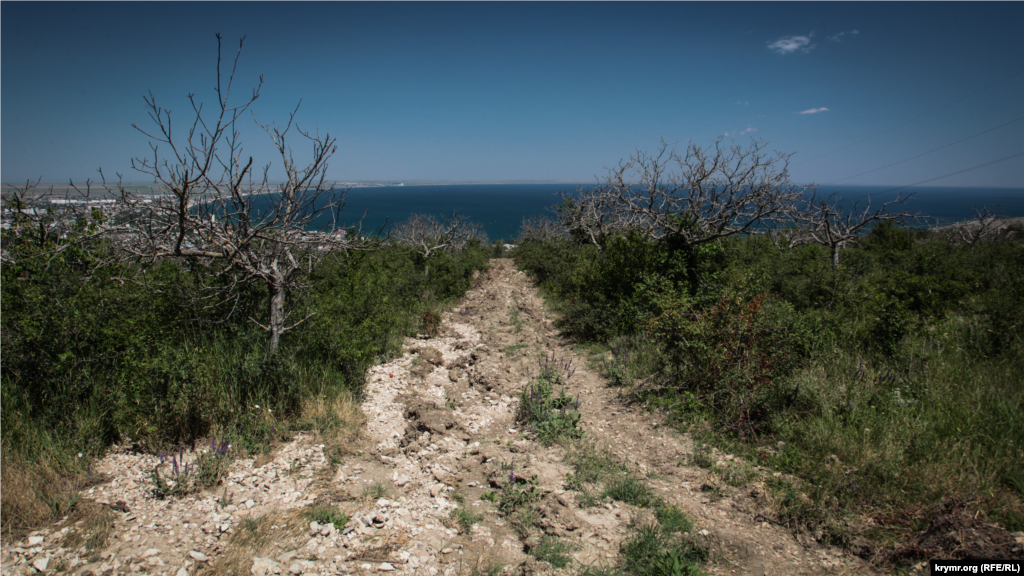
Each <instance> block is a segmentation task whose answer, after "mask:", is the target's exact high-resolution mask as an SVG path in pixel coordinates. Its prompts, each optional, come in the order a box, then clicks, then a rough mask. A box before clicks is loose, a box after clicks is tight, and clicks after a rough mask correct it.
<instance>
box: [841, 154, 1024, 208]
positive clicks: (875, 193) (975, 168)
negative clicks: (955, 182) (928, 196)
mask: <svg viewBox="0 0 1024 576" xmlns="http://www.w3.org/2000/svg"><path fill="white" fill-rule="evenodd" d="M1020 156H1024V151H1021V152H1017V153H1016V154H1010V155H1009V156H1004V157H1002V158H999V159H996V160H991V161H989V162H985V163H984V164H978V165H977V166H971V167H970V168H964V169H963V170H957V171H956V172H950V173H949V174H943V175H942V176H936V177H935V178H929V179H927V180H921V181H920V182H914V183H913V184H907V185H905V186H898V187H896V188H890V189H888V190H883V191H881V192H872V193H870V194H863V195H861V196H858V197H857V198H850V200H858V199H860V198H865V197H867V196H875V195H878V194H888V193H889V192H896V191H898V190H903V189H906V188H910V187H911V186H918V185H920V184H927V183H928V182H934V181H935V180H942V179H943V178H949V177H950V176H956V175H957V174H963V173H964V172H970V171H972V170H977V169H979V168H984V167H986V166H991V165H993V164H999V163H1000V162H1006V161H1007V160H1013V159H1014V158H1017V157H1020Z"/></svg>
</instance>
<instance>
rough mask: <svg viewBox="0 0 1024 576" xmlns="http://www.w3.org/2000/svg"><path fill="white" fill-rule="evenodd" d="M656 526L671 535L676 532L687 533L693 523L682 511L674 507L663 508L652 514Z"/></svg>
mask: <svg viewBox="0 0 1024 576" xmlns="http://www.w3.org/2000/svg"><path fill="white" fill-rule="evenodd" d="M654 517H655V518H657V520H658V524H659V525H661V529H662V530H663V531H664V532H667V533H669V534H673V533H676V532H689V531H690V529H691V528H692V527H693V523H692V522H691V521H690V519H689V517H687V516H686V514H685V513H683V511H682V510H680V509H679V508H676V507H675V506H664V507H661V508H658V509H657V510H655V512H654Z"/></svg>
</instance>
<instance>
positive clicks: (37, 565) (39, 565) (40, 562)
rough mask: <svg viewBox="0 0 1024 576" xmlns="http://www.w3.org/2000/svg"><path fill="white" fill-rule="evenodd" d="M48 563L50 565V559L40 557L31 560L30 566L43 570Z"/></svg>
mask: <svg viewBox="0 0 1024 576" xmlns="http://www.w3.org/2000/svg"><path fill="white" fill-rule="evenodd" d="M49 565H50V559H49V558H40V559H38V560H36V561H34V562H32V566H33V567H35V569H36V570H39V571H40V572H45V571H46V567H47V566H49Z"/></svg>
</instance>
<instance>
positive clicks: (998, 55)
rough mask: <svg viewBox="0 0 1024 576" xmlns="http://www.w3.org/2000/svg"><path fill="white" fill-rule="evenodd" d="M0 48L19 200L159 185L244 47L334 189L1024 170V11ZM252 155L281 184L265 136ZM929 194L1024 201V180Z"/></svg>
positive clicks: (233, 35) (260, 19)
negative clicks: (677, 164)
mask: <svg viewBox="0 0 1024 576" xmlns="http://www.w3.org/2000/svg"><path fill="white" fill-rule="evenodd" d="M0 25H2V36H0V43H2V51H0V55H2V66H0V89H2V101H0V111H2V124H0V135H2V166H0V180H2V182H3V183H4V184H8V183H18V182H24V181H25V180H26V179H28V178H32V179H35V178H38V177H40V176H41V177H42V178H43V181H44V182H66V181H67V180H68V179H74V180H76V181H82V180H84V179H85V178H90V177H94V176H95V175H96V172H95V170H96V168H99V167H102V168H103V169H104V172H105V173H106V174H108V175H111V174H113V173H115V172H121V173H123V174H124V175H125V178H126V180H128V181H141V182H145V181H147V178H146V177H144V175H140V174H138V173H137V172H134V171H133V170H132V169H131V167H130V164H129V160H130V159H131V158H132V157H135V156H145V155H147V154H150V152H149V148H148V144H147V139H146V137H145V136H143V135H141V134H139V133H138V132H137V131H136V130H134V129H133V128H132V126H131V124H132V123H133V122H134V123H138V124H139V125H140V126H142V127H146V128H149V127H150V126H151V124H149V119H148V116H147V109H146V107H145V103H144V101H143V95H144V94H147V93H148V92H149V91H150V90H152V92H153V93H154V94H155V95H156V97H157V100H158V103H160V104H163V105H164V106H166V107H168V108H170V109H171V110H172V111H173V114H174V116H173V117H174V118H175V119H176V122H177V123H176V127H178V128H179V130H182V131H183V130H184V128H185V126H186V123H187V121H188V113H189V111H190V109H189V105H188V100H187V98H186V97H187V95H188V94H189V93H190V92H194V93H195V94H196V97H197V99H199V100H202V101H204V102H206V105H207V106H208V107H209V106H211V105H213V104H214V103H215V94H214V91H213V87H214V83H215V63H216V40H215V38H214V33H216V32H220V33H221V34H222V36H223V37H224V39H225V42H224V47H225V50H224V51H225V56H227V57H232V56H233V55H234V52H235V50H236V48H237V42H238V39H239V38H240V37H241V36H243V35H244V36H246V40H245V47H244V49H243V52H242V57H241V61H240V64H239V71H238V74H237V77H236V92H235V94H237V95H238V96H239V97H241V96H243V95H244V94H246V93H248V91H249V90H250V89H251V87H252V86H254V85H255V84H256V82H257V81H258V78H259V76H260V75H261V74H262V75H263V76H264V86H263V90H262V92H261V96H260V98H259V100H258V101H257V102H256V103H255V104H254V107H253V111H254V112H255V114H256V117H257V119H259V120H260V121H263V122H268V121H277V122H284V121H286V120H287V116H288V113H289V112H290V111H291V109H292V108H294V106H295V105H296V104H297V103H298V102H299V100H300V99H301V100H302V106H301V108H300V110H299V113H298V115H297V117H296V119H297V122H298V124H299V126H300V127H303V128H307V129H312V128H317V127H318V128H319V129H320V131H321V132H329V133H330V134H331V135H332V136H336V137H337V138H338V147H339V149H338V153H337V154H336V155H335V157H334V158H333V160H332V162H331V170H330V176H331V177H332V178H333V179H337V180H414V179H416V180H476V181H502V180H567V181H582V182H592V181H594V178H595V176H596V177H600V176H603V175H604V174H605V170H604V167H606V166H612V165H614V164H617V163H618V161H619V160H620V159H622V158H624V157H626V156H628V155H629V154H630V153H631V152H632V151H634V150H635V149H636V148H641V149H648V150H653V149H654V148H656V147H657V145H658V143H659V141H660V140H661V139H664V140H666V141H669V142H678V143H679V144H678V146H679V147H680V148H682V147H685V145H686V143H687V142H688V141H692V142H694V143H696V144H699V145H707V144H709V143H711V142H712V141H713V140H714V139H715V138H716V137H718V136H722V135H727V136H726V139H727V140H729V139H733V140H735V141H736V142H737V143H738V144H748V143H749V142H750V138H751V137H756V138H759V139H763V140H765V141H767V142H768V143H769V145H770V147H771V148H772V149H775V150H779V151H782V152H795V153H796V155H795V156H794V157H793V159H792V161H791V170H790V171H791V174H792V178H793V180H794V181H795V182H800V183H809V182H815V183H819V184H825V183H832V182H836V181H839V183H842V184H859V185H892V186H898V185H906V184H912V183H915V182H918V181H921V180H926V179H930V178H935V177H937V176H942V175H944V174H949V173H951V172H956V171H958V170H961V169H965V168H971V167H973V166H977V165H980V164H984V163H986V162H990V161H993V160H998V159H1001V158H1004V157H1007V156H1011V155H1013V154H1016V153H1019V152H1024V120H1022V119H1021V118H1024V34H1022V33H1021V31H1022V30H1024V3H1022V2H1003V3H979V2H969V3H953V2H949V3H947V2H942V3H931V2H914V3H888V2H884V3H867V2H865V3H859V2H858V3H833V2H823V3H817V2H798V3H772V2H764V3H667V2H662V3H625V4H622V3H597V4H592V3H557V4H556V3H482V4H478V3H444V4H441V3H413V4H407V3H391V2H382V3H366V4H364V3H326V2H323V3H308V4H307V3H271V2H260V3H245V2H239V3H206V2H194V3H193V2H190V3H170V4H165V3H130V2H126V3H120V2H119V3H37V2H30V3H19V2H7V1H5V2H3V3H2V4H0ZM994 83H995V85H994V86H989V85H991V84H994ZM951 103H952V104H951ZM937 108H940V109H939V110H937V111H934V112H932V111H933V110H935V109H937ZM929 112H931V113H929ZM926 113H928V114H926ZM922 115H924V116H923V117H921V118H918V117H920V116H922ZM904 123H906V124H905V125H903V126H900V125H901V124H904ZM1007 123H1009V124H1007ZM1003 124H1007V125H1005V126H1002V127H1000V128H996V127H997V126H1001V125H1003ZM897 126H898V127H897ZM894 127H896V128H895V129H892V128H894ZM993 128H995V129H994V130H991V131H989V132H987V133H985V134H981V135H978V136H976V137H973V138H971V139H969V140H966V141H964V142H961V143H958V144H953V145H950V146H948V147H946V148H943V149H942V150H939V151H937V152H932V153H927V154H924V153H926V152H929V151H931V150H933V149H935V148H939V147H942V146H946V145H949V144H951V143H954V142H957V141H958V140H961V139H964V138H968V137H971V136H975V135H977V134H979V133H982V132H985V131H988V130H990V129H993ZM890 129H892V130H890ZM887 130H888V131H887ZM240 131H241V133H242V137H243V140H244V142H245V146H246V148H245V149H246V153H247V154H250V155H252V156H253V158H254V160H255V162H256V163H257V164H264V163H266V162H268V161H270V162H273V165H272V168H271V175H272V176H279V175H280V173H279V172H276V169H275V168H276V167H277V166H279V165H280V162H279V161H278V160H277V159H276V158H274V157H273V154H272V152H273V151H272V149H271V148H270V146H269V141H268V139H267V136H266V134H264V133H262V132H261V131H259V130H258V129H256V128H255V125H254V123H253V121H252V118H251V116H250V117H248V118H246V119H245V120H244V122H243V124H242V125H241V127H240ZM883 131H886V132H884V133H883ZM880 133H881V134H880ZM869 137H870V139H868V140H866V141H864V142H860V141H861V140H864V139H866V138H869ZM293 142H294V143H295V146H296V148H295V152H296V155H297V157H299V158H302V157H304V155H305V154H306V153H307V152H308V150H306V147H305V146H302V145H301V144H302V143H301V141H299V140H297V139H296V140H293ZM837 150H838V151H837ZM919 154H924V155H923V156H921V157H920V158H916V159H913V160H910V161H907V162H903V163H900V164H898V165H896V166H892V167H889V168H885V169H882V170H877V171H874V172H870V173H868V174H863V175H860V176H856V175H858V174H861V173H863V172H868V171H871V170H875V169H877V168H880V167H882V166H886V165H888V164H891V163H894V162H897V161H899V160H903V159H905V158H910V157H912V156H916V155H919ZM850 176H856V177H854V178H849V177H850ZM928 185H931V186H1001V187H1021V186H1024V156H1019V157H1016V158H1014V159H1011V160H1009V161H1004V162H1001V163H998V164H994V165H991V166H988V167H985V168H981V169H977V170H973V171H970V172H967V173H964V174H962V175H959V176H955V177H951V178H945V179H941V180H935V181H933V182H930V183H929V184H928Z"/></svg>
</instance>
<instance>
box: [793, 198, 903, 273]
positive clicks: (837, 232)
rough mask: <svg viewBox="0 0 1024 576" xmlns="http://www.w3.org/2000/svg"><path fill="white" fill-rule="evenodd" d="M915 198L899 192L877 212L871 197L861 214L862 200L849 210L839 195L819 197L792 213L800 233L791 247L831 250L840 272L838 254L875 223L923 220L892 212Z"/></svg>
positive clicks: (804, 202)
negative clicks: (812, 243)
mask: <svg viewBox="0 0 1024 576" xmlns="http://www.w3.org/2000/svg"><path fill="white" fill-rule="evenodd" d="M913 196H914V193H913V192H900V193H898V194H897V195H896V198H895V199H893V200H890V201H888V202H886V203H885V204H882V206H881V207H879V208H877V209H874V210H872V209H871V197H870V196H868V201H867V205H866V206H864V209H863V210H862V209H861V208H860V206H861V202H860V200H856V201H854V202H853V204H852V205H851V206H850V207H849V208H847V207H844V206H843V203H844V202H845V200H844V199H843V198H842V197H840V196H839V193H838V192H835V193H832V194H830V195H829V196H827V197H824V198H821V197H818V196H817V195H816V194H815V195H812V196H811V197H810V198H809V199H807V200H806V201H803V202H801V204H800V205H798V206H796V207H794V208H793V209H792V210H791V211H790V213H789V216H790V217H791V218H792V221H793V222H794V223H795V224H796V225H797V227H798V230H796V231H795V232H794V234H793V235H792V236H791V237H790V246H791V247H792V246H796V245H799V244H807V243H811V242H814V243H818V244H822V245H824V246H828V247H829V249H830V250H831V256H832V267H833V268H838V267H839V251H840V250H841V249H842V248H843V247H845V246H846V245H847V244H849V243H850V242H851V241H853V240H855V239H856V238H857V237H858V236H859V235H860V234H861V233H863V232H864V231H865V230H866V229H867V228H868V227H869V226H870V225H871V224H872V223H875V222H885V221H888V222H901V223H902V222H905V221H907V220H909V219H915V220H920V219H923V217H922V216H920V215H916V214H910V213H909V212H906V211H903V212H892V211H890V210H891V209H890V207H892V206H897V205H900V206H902V205H903V204H904V203H905V202H906V201H907V200H909V199H910V198H911V197H913Z"/></svg>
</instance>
